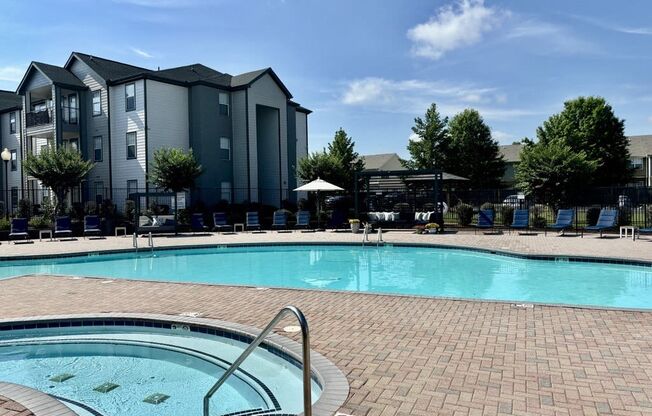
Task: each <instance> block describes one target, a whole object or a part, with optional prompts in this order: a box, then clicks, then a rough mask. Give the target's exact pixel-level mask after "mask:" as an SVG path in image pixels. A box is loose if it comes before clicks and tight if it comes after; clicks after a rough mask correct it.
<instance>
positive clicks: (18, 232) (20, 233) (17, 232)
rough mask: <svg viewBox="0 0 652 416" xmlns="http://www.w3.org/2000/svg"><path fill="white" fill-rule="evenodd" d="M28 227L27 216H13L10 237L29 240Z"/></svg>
mask: <svg viewBox="0 0 652 416" xmlns="http://www.w3.org/2000/svg"><path fill="white" fill-rule="evenodd" d="M27 227H28V224H27V218H12V219H11V229H10V230H9V239H10V240H13V239H16V238H22V239H24V240H29V232H28V230H27ZM14 244H15V242H14Z"/></svg>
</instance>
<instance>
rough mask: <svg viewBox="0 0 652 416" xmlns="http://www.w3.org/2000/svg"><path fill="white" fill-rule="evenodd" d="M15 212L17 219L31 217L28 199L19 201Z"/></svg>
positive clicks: (30, 206) (30, 203)
mask: <svg viewBox="0 0 652 416" xmlns="http://www.w3.org/2000/svg"><path fill="white" fill-rule="evenodd" d="M16 211H17V212H16V214H17V216H18V218H30V217H31V216H32V202H31V201H30V200H29V199H21V200H19V201H18V207H17V210H16Z"/></svg>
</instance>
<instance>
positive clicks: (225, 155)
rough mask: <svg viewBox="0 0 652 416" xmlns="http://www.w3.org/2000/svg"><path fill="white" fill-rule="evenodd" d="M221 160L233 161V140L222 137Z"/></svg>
mask: <svg viewBox="0 0 652 416" xmlns="http://www.w3.org/2000/svg"><path fill="white" fill-rule="evenodd" d="M220 159H222V160H231V139H229V138H228V137H220Z"/></svg>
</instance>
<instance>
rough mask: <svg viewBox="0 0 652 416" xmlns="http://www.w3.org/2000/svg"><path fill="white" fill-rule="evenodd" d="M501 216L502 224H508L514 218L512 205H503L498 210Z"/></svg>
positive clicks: (510, 223)
mask: <svg viewBox="0 0 652 416" xmlns="http://www.w3.org/2000/svg"><path fill="white" fill-rule="evenodd" d="M500 213H501V216H502V217H503V225H504V226H506V227H507V226H510V225H512V221H513V220H514V207H512V206H510V205H505V206H503V207H502V208H501V210H500Z"/></svg>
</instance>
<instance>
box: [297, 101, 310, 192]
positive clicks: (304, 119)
mask: <svg viewBox="0 0 652 416" xmlns="http://www.w3.org/2000/svg"><path fill="white" fill-rule="evenodd" d="M296 132H297V166H299V161H300V160H301V159H303V158H304V157H306V156H308V114H306V113H302V112H299V111H297V116H296ZM302 184H303V182H302V181H301V179H299V177H297V185H298V186H300V185H302ZM300 194H301V195H298V198H306V197H307V196H306V194H305V193H303V192H301V193H300Z"/></svg>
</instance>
